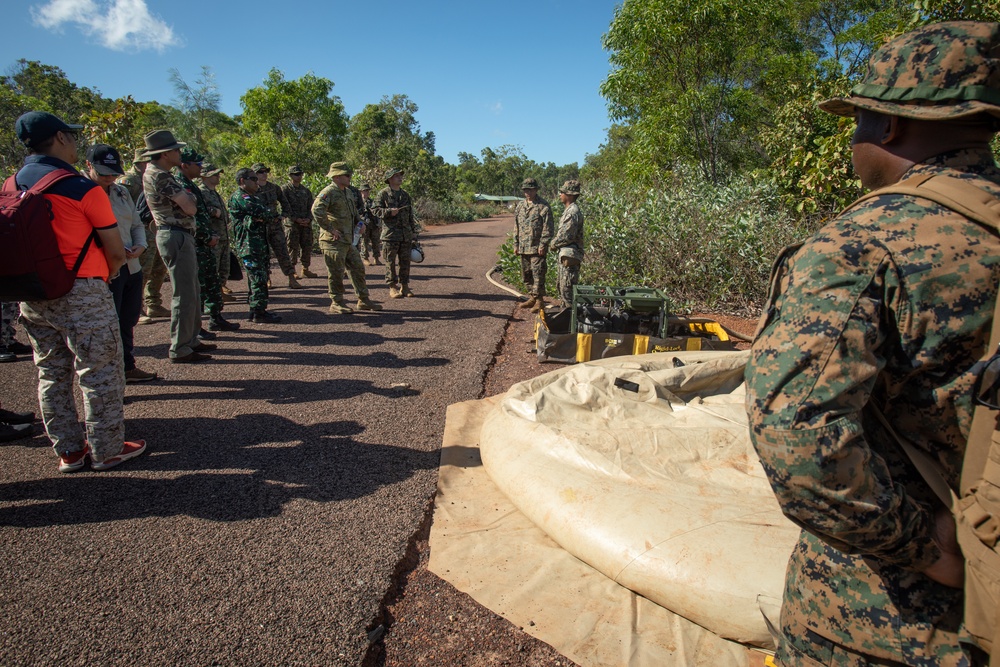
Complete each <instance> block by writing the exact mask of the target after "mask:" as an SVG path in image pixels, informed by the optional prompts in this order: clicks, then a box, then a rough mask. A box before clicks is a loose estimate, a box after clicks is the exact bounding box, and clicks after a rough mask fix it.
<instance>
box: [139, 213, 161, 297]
mask: <svg viewBox="0 0 1000 667" xmlns="http://www.w3.org/2000/svg"><path fill="white" fill-rule="evenodd" d="M150 224H153V223H150ZM139 264H140V265H141V266H142V291H143V302H144V303H145V305H146V310H147V311H148V310H149V307H150V306H163V296H162V295H161V294H160V290H162V289H163V280H164V278H166V277H167V265H166V264H164V263H163V258H162V257H161V256H160V249H159V248H157V247H156V232H155V231H150V230H149V227H148V226H147V227H146V252H144V253H142V254H141V255H139Z"/></svg>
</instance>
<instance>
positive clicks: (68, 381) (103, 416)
mask: <svg viewBox="0 0 1000 667" xmlns="http://www.w3.org/2000/svg"><path fill="white" fill-rule="evenodd" d="M21 321H22V322H23V323H24V328H25V330H26V331H27V332H28V338H29V339H30V340H31V346H32V347H33V348H34V349H35V359H36V365H37V366H38V407H39V409H40V411H41V413H42V420H43V421H44V423H45V432H46V433H47V434H48V436H49V440H51V441H52V446H53V448H54V449H55V450H56V453H57V454H59V455H63V454H69V453H71V452H78V451H80V450H82V449H83V448H84V447H85V446H86V445H87V443H89V444H90V449H91V456H93V458H94V460H95V461H103V460H104V459H107V458H109V457H112V456H115V455H117V454H118V453H119V452H120V451H121V448H122V443H123V442H125V411H124V408H123V407H122V401H123V399H124V397H125V364H124V361H123V357H122V340H121V334H120V333H119V331H118V315H117V313H116V312H115V302H114V300H113V299H112V297H111V291H110V290H109V289H108V285H107V283H105V282H104V281H103V280H101V279H99V278H79V279H77V281H76V282H75V283H74V284H73V289H71V290H70V291H69V293H68V294H66V295H65V296H61V297H59V298H58V299H53V300H51V301H25V302H23V303H22V304H21ZM74 375H76V377H77V378H78V379H79V382H80V390H81V392H82V394H83V407H84V415H85V416H84V420H85V423H86V430H84V429H82V428H80V422H79V420H78V418H77V413H76V400H75V398H74V395H73V376H74Z"/></svg>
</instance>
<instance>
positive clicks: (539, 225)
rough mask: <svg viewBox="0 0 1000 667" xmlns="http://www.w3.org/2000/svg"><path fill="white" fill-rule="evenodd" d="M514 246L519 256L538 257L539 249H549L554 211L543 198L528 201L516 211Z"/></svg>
mask: <svg viewBox="0 0 1000 667" xmlns="http://www.w3.org/2000/svg"><path fill="white" fill-rule="evenodd" d="M514 233H515V238H514V244H515V249H514V252H516V253H517V254H518V255H537V254H538V249H539V248H544V249H546V250H547V249H548V246H549V242H550V241H552V210H551V209H550V208H549V203H548V202H547V201H545V200H544V199H542V198H541V197H536V198H535V201H534V202H530V201H528V200H527V199H525V200H524V201H520V202H518V203H517V208H516V209H514Z"/></svg>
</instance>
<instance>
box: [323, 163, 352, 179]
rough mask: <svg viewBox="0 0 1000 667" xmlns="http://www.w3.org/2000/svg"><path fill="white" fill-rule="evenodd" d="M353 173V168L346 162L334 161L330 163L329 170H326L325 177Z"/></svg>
mask: <svg viewBox="0 0 1000 667" xmlns="http://www.w3.org/2000/svg"><path fill="white" fill-rule="evenodd" d="M353 174H354V170H353V169H351V168H350V167H349V166H348V164H347V163H346V162H334V163H332V164H331V165H330V171H328V172H326V177H327V178H333V177H334V176H351V175H353Z"/></svg>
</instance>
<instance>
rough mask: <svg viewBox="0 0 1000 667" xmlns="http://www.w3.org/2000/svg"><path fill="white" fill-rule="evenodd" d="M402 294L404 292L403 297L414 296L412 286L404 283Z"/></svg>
mask: <svg viewBox="0 0 1000 667" xmlns="http://www.w3.org/2000/svg"><path fill="white" fill-rule="evenodd" d="M400 292H402V294H403V296H413V290H411V289H410V286H409V285H407V284H406V283H403V287H402V289H401V290H400Z"/></svg>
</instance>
